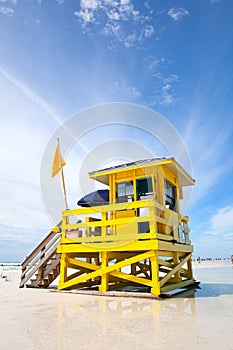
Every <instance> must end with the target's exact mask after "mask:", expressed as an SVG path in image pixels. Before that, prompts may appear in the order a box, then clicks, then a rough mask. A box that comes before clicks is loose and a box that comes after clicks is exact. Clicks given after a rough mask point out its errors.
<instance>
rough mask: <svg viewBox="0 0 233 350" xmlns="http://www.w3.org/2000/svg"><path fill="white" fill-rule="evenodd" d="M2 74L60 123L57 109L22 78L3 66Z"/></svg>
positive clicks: (0, 71) (0, 68)
mask: <svg viewBox="0 0 233 350" xmlns="http://www.w3.org/2000/svg"><path fill="white" fill-rule="evenodd" d="M0 74H1V75H2V76H3V77H4V78H5V79H7V80H8V81H9V82H10V83H12V84H13V85H14V86H16V87H17V88H19V90H20V91H22V92H23V93H24V94H25V95H26V96H27V97H28V98H29V99H31V100H32V101H33V102H35V103H36V104H37V105H38V106H40V107H41V108H43V110H44V111H45V112H46V113H47V114H48V115H49V116H50V117H51V118H52V119H54V120H55V121H56V122H57V123H59V124H60V122H61V120H60V118H59V117H58V115H57V113H56V111H55V110H54V109H53V108H52V107H51V106H50V105H49V104H48V103H47V102H46V101H44V100H43V99H42V98H41V97H39V96H38V95H37V94H36V93H35V92H34V91H33V90H32V89H31V88H29V87H28V86H27V85H26V84H24V83H23V82H21V81H20V80H18V79H16V78H15V77H13V76H12V75H11V74H10V73H8V72H7V71H6V70H5V69H4V68H3V67H1V66H0Z"/></svg>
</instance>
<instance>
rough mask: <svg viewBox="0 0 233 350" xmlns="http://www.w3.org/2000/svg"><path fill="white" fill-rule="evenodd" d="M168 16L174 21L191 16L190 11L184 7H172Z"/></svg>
mask: <svg viewBox="0 0 233 350" xmlns="http://www.w3.org/2000/svg"><path fill="white" fill-rule="evenodd" d="M167 15H168V16H170V17H171V18H172V19H173V20H174V21H181V20H182V19H183V18H184V17H185V16H188V15H189V11H188V10H186V9H185V8H184V7H179V8H176V7H172V8H171V9H170V10H169V11H168V13H167Z"/></svg>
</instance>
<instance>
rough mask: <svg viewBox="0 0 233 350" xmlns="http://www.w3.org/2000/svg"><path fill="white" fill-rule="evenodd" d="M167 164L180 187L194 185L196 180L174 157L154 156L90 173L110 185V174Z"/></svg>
mask: <svg viewBox="0 0 233 350" xmlns="http://www.w3.org/2000/svg"><path fill="white" fill-rule="evenodd" d="M162 165H163V166H165V167H166V168H168V169H169V170H170V171H171V172H172V173H173V174H175V175H176V176H177V177H178V182H179V184H178V185H179V187H183V186H193V185H194V184H195V180H194V179H193V178H192V177H191V176H190V175H189V174H188V173H187V172H186V171H185V170H184V168H183V167H182V166H181V165H180V164H179V163H178V162H177V161H176V160H175V159H174V158H173V157H170V158H167V157H163V158H152V159H144V160H139V161H136V162H132V163H126V164H121V165H117V166H115V167H110V168H106V169H102V170H98V171H93V172H90V173H89V176H90V178H91V179H94V180H96V181H99V182H101V183H103V184H105V185H109V175H111V174H116V173H118V172H124V171H128V170H134V169H140V168H141V169H145V168H147V167H154V166H162Z"/></svg>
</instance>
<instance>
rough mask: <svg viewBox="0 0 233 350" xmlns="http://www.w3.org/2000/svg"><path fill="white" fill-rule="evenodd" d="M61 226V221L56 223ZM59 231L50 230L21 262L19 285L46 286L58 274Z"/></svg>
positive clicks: (29, 286) (30, 286) (59, 255)
mask: <svg viewBox="0 0 233 350" xmlns="http://www.w3.org/2000/svg"><path fill="white" fill-rule="evenodd" d="M57 226H58V227H61V222H60V223H59V224H58V225H57ZM60 240H61V232H53V231H50V232H49V234H48V235H47V236H46V237H45V238H44V239H43V241H42V242H41V243H40V244H39V245H38V246H37V247H36V248H35V249H34V250H33V251H32V252H31V254H30V255H29V256H27V257H26V258H25V259H24V261H23V262H22V263H21V266H22V273H21V281H20V284H19V287H20V288H22V287H24V286H26V287H28V288H36V287H42V288H45V287H48V286H49V285H50V284H51V283H52V282H53V281H54V280H55V279H56V278H57V277H58V275H59V274H60V257H61V254H58V253H57V246H58V244H59V243H60Z"/></svg>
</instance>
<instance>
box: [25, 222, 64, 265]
mask: <svg viewBox="0 0 233 350" xmlns="http://www.w3.org/2000/svg"><path fill="white" fill-rule="evenodd" d="M61 223H62V221H60V222H59V224H58V225H57V227H61ZM55 235H56V234H55V233H54V232H53V231H50V232H49V234H48V235H47V236H46V237H45V238H44V239H43V240H42V241H41V242H40V243H39V245H38V246H37V247H36V248H35V249H34V250H33V251H32V252H31V253H30V254H29V255H28V256H26V258H25V259H24V260H23V261H22V262H21V266H22V268H23V267H24V266H25V265H28V263H30V262H31V260H32V259H33V258H34V257H35V256H36V255H37V254H38V251H39V250H41V249H42V248H43V247H44V246H45V245H46V244H47V243H48V242H50V241H51V237H54V236H55Z"/></svg>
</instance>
